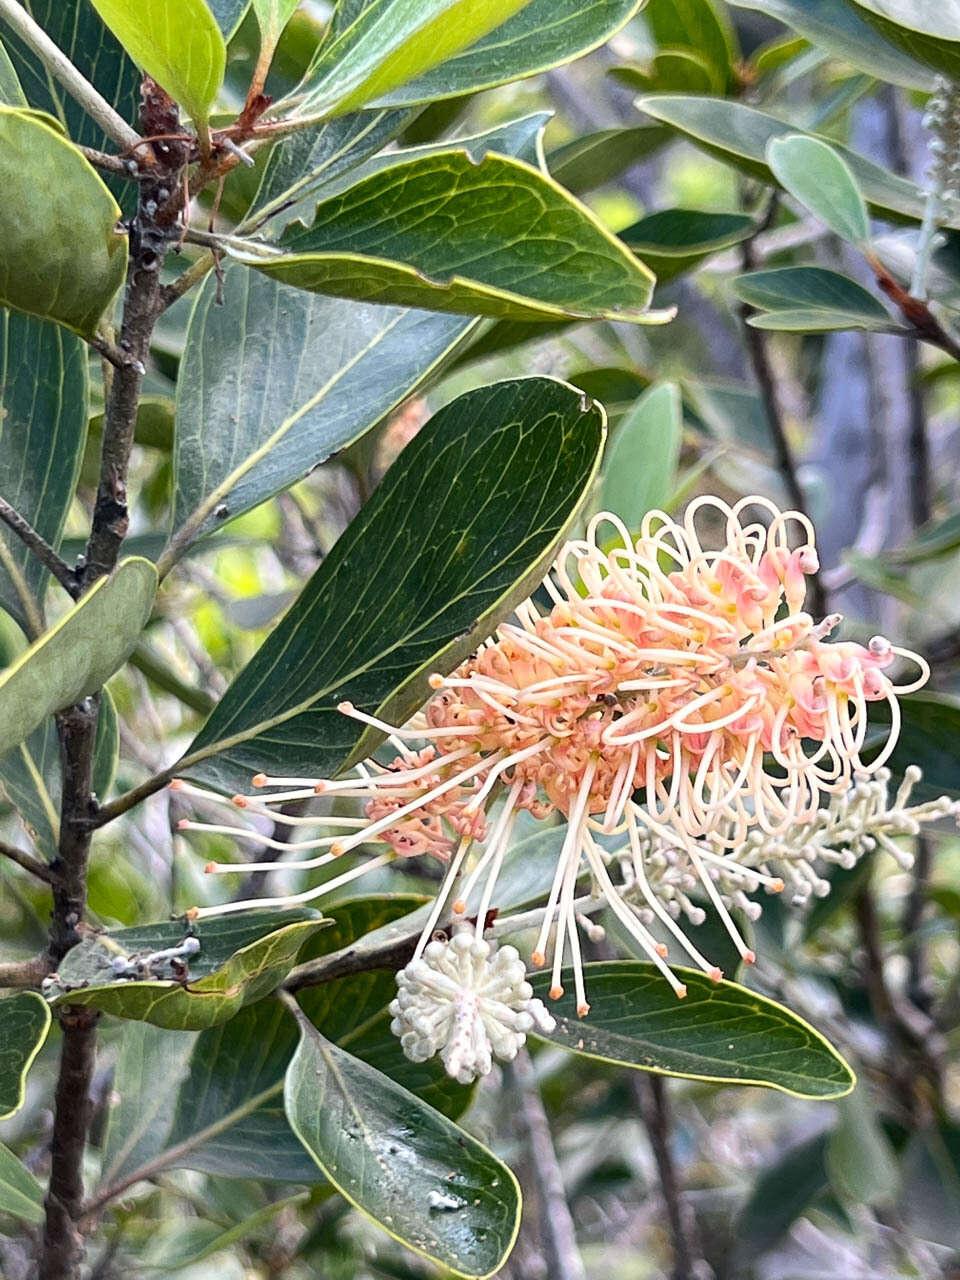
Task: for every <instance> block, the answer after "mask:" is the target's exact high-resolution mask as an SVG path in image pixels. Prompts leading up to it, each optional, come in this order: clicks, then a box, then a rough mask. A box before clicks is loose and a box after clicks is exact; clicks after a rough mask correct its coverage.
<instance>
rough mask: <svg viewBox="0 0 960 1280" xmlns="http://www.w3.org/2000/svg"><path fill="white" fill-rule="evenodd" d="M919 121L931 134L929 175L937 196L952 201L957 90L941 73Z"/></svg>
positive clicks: (959, 171) (959, 161) (956, 179)
mask: <svg viewBox="0 0 960 1280" xmlns="http://www.w3.org/2000/svg"><path fill="white" fill-rule="evenodd" d="M923 123H924V125H925V127H926V128H927V129H929V130H930V132H931V133H932V134H933V137H932V138H931V140H930V151H931V153H932V155H933V165H932V166H931V172H930V176H931V178H932V179H933V181H934V182H935V184H936V185H937V186H939V187H940V189H941V193H942V194H941V199H943V200H956V199H957V198H958V197H960V90H958V88H957V86H956V85H955V84H954V83H953V82H952V81H950V80H947V79H945V78H944V77H943V76H938V77H937V85H936V89H935V91H934V92H933V93H932V94H931V95H930V98H929V100H928V102H927V107H926V111H925V112H924V116H923Z"/></svg>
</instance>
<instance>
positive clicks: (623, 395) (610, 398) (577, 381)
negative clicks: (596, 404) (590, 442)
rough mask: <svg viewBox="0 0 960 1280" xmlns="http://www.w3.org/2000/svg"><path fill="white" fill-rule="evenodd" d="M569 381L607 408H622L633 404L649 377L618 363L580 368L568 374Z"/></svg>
mask: <svg viewBox="0 0 960 1280" xmlns="http://www.w3.org/2000/svg"><path fill="white" fill-rule="evenodd" d="M570 381H571V382H572V383H573V385H574V386H575V387H579V388H580V389H581V391H585V392H586V393H587V395H588V396H592V397H593V399H594V400H599V401H600V403H601V404H603V405H606V407H607V409H608V410H610V409H613V408H617V409H622V408H625V407H626V406H628V405H631V404H633V402H634V400H636V399H637V397H638V396H639V395H641V394H642V393H643V392H644V391H646V389H647V387H649V385H650V379H649V378H648V377H647V375H646V374H645V373H642V372H640V371H639V370H637V369H633V368H629V369H628V368H622V367H621V366H619V365H601V366H599V367H593V368H590V369H580V370H578V371H577V372H576V373H571V374H570Z"/></svg>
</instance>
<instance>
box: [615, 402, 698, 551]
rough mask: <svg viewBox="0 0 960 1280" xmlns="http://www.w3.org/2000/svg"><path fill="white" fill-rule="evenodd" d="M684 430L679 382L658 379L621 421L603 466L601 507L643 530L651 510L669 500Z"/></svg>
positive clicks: (632, 527) (634, 527) (631, 527)
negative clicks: (645, 519)
mask: <svg viewBox="0 0 960 1280" xmlns="http://www.w3.org/2000/svg"><path fill="white" fill-rule="evenodd" d="M682 432H683V410H682V405H681V401H680V388H679V387H678V386H677V384H676V383H675V382H660V383H654V385H653V386H651V387H650V388H649V389H648V390H647V391H645V392H644V393H643V395H642V396H641V397H640V399H639V400H638V401H637V403H636V404H635V405H634V406H633V408H632V409H631V410H630V411H629V412H628V413H627V414H626V415H625V417H624V419H623V421H622V422H621V423H620V424H619V425H618V427H617V430H616V433H615V435H614V437H613V442H612V444H611V445H610V448H609V449H608V450H607V457H606V461H605V465H604V472H603V491H602V495H603V496H602V507H603V509H604V510H606V511H613V512H615V513H616V514H617V515H618V516H620V518H621V519H622V520H623V522H624V524H626V526H627V528H628V529H630V530H638V529H639V528H640V522H641V520H642V519H643V517H644V516H645V515H646V513H647V512H648V511H651V510H653V509H654V508H660V509H662V508H663V507H664V506H665V505H666V503H667V502H668V501H669V499H670V495H671V494H672V493H673V490H674V487H675V477H676V469H677V459H678V457H679V454H680V439H681V435H682Z"/></svg>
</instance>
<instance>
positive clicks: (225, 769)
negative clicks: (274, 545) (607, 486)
mask: <svg viewBox="0 0 960 1280" xmlns="http://www.w3.org/2000/svg"><path fill="white" fill-rule="evenodd" d="M603 435H604V419H603V412H602V410H601V409H600V408H599V407H598V406H596V405H592V404H590V403H585V402H584V399H583V397H582V393H580V392H578V391H576V390H575V389H574V388H572V387H569V386H567V385H566V384H565V383H560V382H555V381H553V380H551V379H549V378H528V379H520V380H517V381H511V382H502V383H498V384H495V385H493V386H488V387H483V388H480V389H479V390H477V391H473V392H469V393H468V394H466V395H464V396H461V397H460V398H459V399H457V400H455V401H453V402H452V403H451V404H449V405H447V406H446V408H444V409H442V410H441V411H440V412H439V413H438V414H436V415H435V416H434V417H433V418H432V419H431V421H430V422H429V423H428V424H427V425H426V427H424V428H423V430H422V431H420V433H419V434H418V435H417V436H416V438H415V439H414V440H413V441H411V443H410V444H408V445H407V447H406V448H405V449H404V450H403V452H402V453H401V455H400V457H399V458H398V459H397V461H396V462H395V463H394V464H393V466H392V467H391V468H390V470H389V472H388V473H387V475H386V477H385V478H384V480H383V481H382V482H381V484H380V486H379V488H378V489H377V490H376V492H375V493H374V495H373V497H372V499H371V500H370V501H369V502H368V503H367V504H366V506H365V507H364V508H363V511H362V512H361V513H360V514H359V515H358V516H357V517H356V519H355V520H354V521H353V523H352V524H351V525H350V526H349V528H348V529H347V530H346V532H345V533H344V534H343V535H342V536H341V538H340V540H339V541H338V542H337V543H336V545H335V546H334V548H333V550H332V551H331V553H330V554H329V555H328V556H327V558H326V559H325V560H324V562H323V564H322V565H321V566H320V568H319V569H318V570H317V572H316V573H315V574H314V576H313V577H312V578H311V579H310V581H309V582H308V584H307V586H306V587H305V589H304V591H303V592H302V593H301V595H300V597H299V599H298V600H297V602H296V603H295V604H294V605H293V606H292V607H291V609H290V611H289V612H288V613H287V614H286V616H285V617H284V618H283V620H282V621H281V623H280V624H279V625H278V626H277V628H276V629H275V630H274V631H273V632H272V634H271V635H270V637H269V638H268V640H267V641H266V643H265V644H264V645H263V647H262V648H261V649H260V650H259V652H258V653H257V655H256V657H255V658H254V659H253V660H252V661H251V662H250V663H249V664H248V666H247V667H246V668H245V669H244V670H243V671H242V672H241V674H240V675H239V677H238V678H237V679H236V681H235V682H234V684H233V685H232V686H231V688H230V689H229V690H228V692H227V694H226V695H225V696H224V698H223V699H222V700H221V701H220V703H219V704H218V706H217V708H216V709H215V711H214V712H213V714H212V715H211V717H210V719H209V720H208V721H207V723H206V724H205V725H204V727H203V729H201V731H200V734H199V735H198V736H197V738H196V739H195V740H194V742H193V743H192V744H191V747H190V749H189V751H188V753H187V755H186V756H185V757H184V759H183V761H182V762H181V769H182V771H183V772H184V773H186V774H187V776H190V777H192V778H197V779H200V780H202V781H205V782H207V783H209V784H210V785H213V786H215V787H221V788H224V789H226V790H228V791H235V790H237V789H238V787H240V786H244V787H245V786H246V785H247V781H246V780H248V779H249V776H250V775H251V774H253V773H256V772H259V771H261V770H264V771H266V772H270V771H277V770H281V771H283V772H288V771H289V770H290V769H293V768H294V767H296V768H297V769H298V770H300V771H309V772H308V776H309V775H316V776H329V775H330V774H331V773H333V772H335V771H336V770H338V769H340V768H342V767H343V766H344V764H345V763H346V761H347V759H348V758H349V757H350V756H351V755H355V756H356V758H362V756H363V755H365V754H367V751H366V747H367V744H368V743H372V742H375V741H376V740H377V736H376V735H373V734H368V735H362V734H361V733H360V731H359V729H358V727H357V725H356V723H355V722H354V721H351V720H349V719H347V717H345V716H343V715H341V714H340V713H339V712H338V711H337V710H336V707H337V704H338V703H339V702H340V701H342V700H343V699H349V700H351V701H353V702H354V703H355V704H356V705H357V706H359V707H362V708H364V709H365V710H368V711H372V710H374V709H375V708H377V709H379V712H380V714H382V715H384V716H386V717H387V718H388V719H392V720H395V722H398V723H399V722H402V721H404V720H406V719H407V717H408V716H409V715H410V714H411V713H412V711H413V710H414V709H415V708H416V707H417V706H419V705H421V704H422V703H423V702H424V701H425V700H426V698H427V696H428V694H429V686H428V684H427V677H428V676H429V675H430V673H431V672H432V671H434V670H436V669H438V668H439V669H443V670H449V669H451V668H452V667H453V666H456V664H457V663H458V662H459V661H462V659H463V658H464V657H466V655H467V654H469V653H470V652H472V650H473V649H474V647H475V646H476V644H477V643H478V641H479V639H481V638H482V637H484V636H486V635H488V634H490V632H491V631H492V630H493V628H494V627H495V626H496V624H497V623H498V622H499V621H500V620H501V619H502V618H504V617H505V616H506V615H507V614H508V613H509V612H510V610H511V609H512V608H513V607H514V605H515V604H517V603H518V602H519V601H520V600H522V599H523V598H524V597H525V596H526V595H528V594H529V592H530V591H531V590H532V589H533V588H534V587H535V586H536V585H537V584H538V583H539V582H540V581H541V579H542V577H543V574H544V572H545V571H546V569H547V566H548V565H549V562H550V559H551V557H552V555H553V553H554V551H555V549H556V546H557V543H558V542H559V540H560V538H561V537H562V534H563V532H564V530H565V529H566V527H567V525H568V523H569V521H570V520H571V519H572V517H573V515H574V513H575V511H576V510H577V508H578V506H579V504H580V502H581V501H582V499H583V497H584V495H585V494H586V493H587V492H588V491H589V486H590V483H591V480H592V477H593V473H594V470H595V468H596V465H597V461H598V458H599V454H600V449H601V447H602V442H603ZM411 511H415V512H417V515H418V519H417V520H416V521H412V520H411V519H410V512H411ZM345 604H346V609H345V608H344V605H345ZM214 757H215V758H214Z"/></svg>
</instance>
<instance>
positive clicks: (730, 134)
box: [637, 94, 953, 225]
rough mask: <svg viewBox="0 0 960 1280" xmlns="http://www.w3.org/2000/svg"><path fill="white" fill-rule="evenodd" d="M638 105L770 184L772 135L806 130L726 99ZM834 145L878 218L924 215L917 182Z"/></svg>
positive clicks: (664, 97) (663, 98)
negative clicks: (769, 158) (769, 152)
mask: <svg viewBox="0 0 960 1280" xmlns="http://www.w3.org/2000/svg"><path fill="white" fill-rule="evenodd" d="M637 106H638V107H639V109H640V110H641V111H645V112H646V113H647V114H648V115H651V116H653V117H654V119H656V120H662V121H663V122H664V123H665V124H669V125H671V126H672V127H673V128H674V129H677V130H678V131H679V132H680V133H683V134H685V135H686V136H687V137H688V138H689V140H690V141H691V142H693V143H694V144H695V145H697V146H699V147H702V148H703V150H705V151H707V152H709V153H710V154H711V155H715V156H718V157H719V158H720V159H721V160H725V161H726V162H727V163H728V164H733V165H735V166H736V167H737V168H738V169H742V170H744V171H745V172H746V173H749V174H752V175H753V176H754V177H758V178H762V179H763V180H764V181H765V182H770V183H773V182H774V181H775V179H774V176H773V173H772V171H771V169H770V166H769V165H768V164H767V162H766V149H767V146H768V144H769V143H770V141H771V139H773V138H780V137H786V136H787V135H788V134H796V133H799V132H801V131H800V130H798V129H797V128H796V127H795V126H794V125H791V124H787V123H785V122H784V121H783V120H778V119H777V117H776V116H772V115H769V114H767V113H766V112H764V111H757V110H756V108H754V107H747V106H744V105H743V104H742V103H738V102H728V101H726V100H724V99H723V98H710V97H688V96H686V95H683V94H654V95H647V96H644V97H641V98H638V99H637ZM804 136H809V137H814V136H815V135H814V134H809V135H804ZM831 145H832V146H833V147H834V150H836V151H837V152H838V154H839V155H840V156H841V157H842V158H843V159H844V160H845V161H846V162H847V164H848V165H849V166H850V169H851V170H852V172H853V174H854V176H855V177H856V179H857V181H858V182H859V184H860V187H861V189H862V191H863V194H864V197H865V199H866V201H867V205H868V207H869V208H870V210H871V211H872V212H873V213H874V214H875V215H876V216H877V217H880V218H886V219H888V220H889V221H891V222H920V221H921V220H922V218H923V209H924V204H925V197H924V193H923V191H922V190H921V189H920V188H919V187H918V186H917V185H916V183H913V182H910V181H908V180H907V179H906V178H901V177H898V176H897V175H896V174H893V173H890V172H888V171H887V170H886V169H882V168H881V167H880V166H879V165H877V164H874V163H873V162H872V161H871V160H867V159H866V157H865V156H861V155H859V154H858V153H857V152H855V151H850V150H849V149H848V148H847V147H843V146H840V144H839V143H832V144H831ZM947 225H953V223H952V222H948V224H947Z"/></svg>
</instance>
